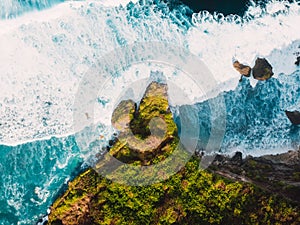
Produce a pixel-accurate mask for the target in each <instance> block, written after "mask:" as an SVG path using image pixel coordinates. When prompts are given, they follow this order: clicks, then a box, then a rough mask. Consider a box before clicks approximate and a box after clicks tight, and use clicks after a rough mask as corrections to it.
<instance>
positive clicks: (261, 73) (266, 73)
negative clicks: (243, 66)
mask: <svg viewBox="0 0 300 225" xmlns="http://www.w3.org/2000/svg"><path fill="white" fill-rule="evenodd" d="M272 69H273V68H272V66H271V65H270V63H269V62H268V61H267V60H266V59H265V58H257V59H256V61H255V66H254V67H253V77H254V78H255V79H257V80H268V79H270V78H271V77H272V76H273V75H274V73H273V71H272Z"/></svg>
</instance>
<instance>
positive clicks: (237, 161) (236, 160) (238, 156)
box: [230, 152, 243, 165]
mask: <svg viewBox="0 0 300 225" xmlns="http://www.w3.org/2000/svg"><path fill="white" fill-rule="evenodd" d="M230 161H231V162H232V164H234V165H242V163H243V154H242V153H241V152H236V153H235V154H234V156H233V157H232V158H231V160H230Z"/></svg>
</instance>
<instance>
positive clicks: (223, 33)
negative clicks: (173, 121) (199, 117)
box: [0, 0, 300, 145]
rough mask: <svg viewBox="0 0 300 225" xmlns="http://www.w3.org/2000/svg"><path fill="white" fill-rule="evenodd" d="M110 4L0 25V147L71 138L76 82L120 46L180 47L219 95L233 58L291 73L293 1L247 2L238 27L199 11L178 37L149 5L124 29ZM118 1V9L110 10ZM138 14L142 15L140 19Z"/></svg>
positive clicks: (295, 43) (121, 13)
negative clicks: (198, 62) (261, 60)
mask: <svg viewBox="0 0 300 225" xmlns="http://www.w3.org/2000/svg"><path fill="white" fill-rule="evenodd" d="M111 2H112V1H89V2H77V1H76V2H72V1H71V2H65V3H62V4H59V5H57V6H55V7H53V8H51V9H48V10H44V11H42V12H32V13H29V14H26V15H24V16H21V17H18V18H16V19H13V20H2V21H0V49H1V52H0V74H1V75H0V84H1V90H0V113H1V118H0V124H1V131H0V143H5V144H10V145H15V144H17V143H21V142H28V141H32V140H36V139H44V138H47V137H50V136H64V135H69V134H71V133H74V130H73V127H72V125H73V102H74V96H75V94H76V91H77V88H78V85H79V82H80V81H81V79H82V77H83V76H84V75H86V73H87V72H88V71H89V68H90V67H91V66H92V65H93V63H95V62H97V60H99V59H101V57H103V55H105V53H108V52H110V51H111V50H113V49H114V48H116V47H120V46H122V45H125V44H131V43H134V42H142V41H163V42H168V43H172V44H176V45H179V46H187V47H188V48H189V50H190V51H191V52H192V53H194V54H196V55H198V56H199V57H200V58H201V59H202V60H203V61H204V62H205V63H206V65H207V66H208V67H209V69H210V70H211V71H212V72H213V74H214V76H215V79H216V80H217V81H218V82H219V91H224V90H231V89H234V88H235V87H236V85H237V83H238V80H239V74H238V73H237V72H236V71H235V70H234V69H233V67H232V59H233V58H236V59H238V60H239V61H241V62H243V63H247V64H250V65H254V60H255V58H256V57H257V56H260V57H266V58H267V59H268V60H269V61H270V63H271V64H272V66H273V67H274V72H275V74H279V73H286V74H290V73H292V72H293V71H294V70H295V69H296V67H295V65H294V61H295V54H294V53H296V52H299V45H300V29H299V26H298V23H297V21H300V9H299V5H298V4H297V3H286V2H282V3H280V2H272V3H269V4H268V5H267V7H266V9H265V10H261V8H260V7H258V6H256V5H252V6H251V7H250V8H249V10H248V12H247V13H246V17H247V18H251V19H249V20H246V19H244V21H243V22H239V21H241V20H242V19H241V18H239V17H236V16H235V17H233V16H232V17H227V18H224V19H220V16H218V19H214V17H215V18H216V17H217V15H215V16H214V15H210V14H207V13H204V12H202V13H199V14H195V15H194V17H193V24H194V27H191V28H190V29H189V30H188V31H187V32H184V31H182V30H180V28H179V27H178V26H177V25H176V24H174V23H173V21H172V20H171V19H170V18H168V17H167V18H165V19H162V18H161V17H160V14H159V12H154V11H153V10H151V7H150V8H148V9H141V8H140V9H138V8H137V10H141V11H140V12H138V11H136V12H135V13H136V14H137V16H135V17H134V16H130V20H131V21H130V23H131V24H130V23H128V14H127V11H126V10H125V9H124V1H121V0H120V1H119V2H118V3H115V2H114V3H111ZM119 3H120V4H123V6H118V7H111V4H114V5H115V4H116V5H119ZM142 10H148V13H147V14H148V16H146V13H145V12H144V11H142ZM132 24H133V25H132ZM144 71H146V70H145V68H144V69H140V73H143V72H144ZM124 74H125V73H124ZM124 74H123V76H125V75H124ZM182 76H183V75H182ZM179 78H180V79H179ZM179 78H178V79H174V80H175V83H176V82H177V83H176V84H178V85H183V83H184V82H183V81H186V84H188V83H187V80H186V79H184V77H179ZM121 80H122V79H121ZM125 80H126V79H125ZM128 82H129V81H128ZM116 85H117V84H116ZM126 85H129V83H128V84H127V83H123V88H126ZM121 91H122V90H120V91H119V92H114V93H111V95H106V96H105V97H106V99H105V101H108V102H114V101H116V99H117V98H118V97H119V94H120V93H121ZM187 92H188V90H187ZM108 93H109V92H108ZM197 97H200V96H194V98H193V99H197ZM109 110H110V111H109ZM111 111H112V107H110V108H107V109H106V113H107V114H109V112H111ZM108 120H109V117H107V118H106V121H108Z"/></svg>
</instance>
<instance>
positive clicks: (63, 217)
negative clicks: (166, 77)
mask: <svg viewBox="0 0 300 225" xmlns="http://www.w3.org/2000/svg"><path fill="white" fill-rule="evenodd" d="M155 118H157V120H156V119H155ZM153 120H154V121H153ZM151 121H152V125H151ZM112 123H113V124H114V126H115V127H116V128H117V129H118V130H119V132H120V134H119V136H118V138H117V139H116V140H114V141H113V142H111V144H112V146H111V147H110V150H109V154H110V155H112V156H114V157H115V158H117V159H119V160H122V161H123V162H126V163H128V164H130V166H133V167H138V170H143V169H146V168H148V167H149V166H148V165H150V164H152V163H154V164H155V163H156V162H157V160H158V161H159V160H163V161H168V160H169V158H171V163H172V165H173V164H174V165H175V166H177V165H176V160H177V158H178V157H181V155H182V154H181V153H182V152H180V154H178V155H176V157H174V158H173V157H168V156H169V154H171V153H172V152H173V154H172V156H173V155H174V152H176V151H175V150H174V149H175V148H176V146H177V144H178V141H179V138H178V134H177V127H176V125H175V123H174V121H173V118H172V114H171V112H170V110H169V106H168V101H167V87H166V85H164V84H159V83H156V82H154V83H152V84H150V86H149V87H148V88H147V90H146V92H145V95H144V97H143V98H142V100H141V103H140V104H139V106H137V104H136V103H135V102H133V101H130V100H128V101H122V102H121V103H120V104H119V105H118V106H117V108H116V110H115V111H114V113H113V116H112ZM152 136H154V137H152ZM141 140H144V141H145V142H141ZM152 140H154V141H153V143H152V142H151V141H152ZM157 140H159V141H162V143H160V144H158V145H157ZM145 143H147V144H145ZM148 144H149V146H151V147H152V148H153V149H150V148H149V146H148ZM109 154H106V155H109ZM201 157H203V155H200V156H193V157H191V158H189V161H188V162H187V163H186V164H185V166H184V167H180V168H179V169H178V170H177V171H178V172H177V173H176V174H173V176H170V177H166V178H165V179H162V181H160V182H156V183H154V184H151V185H146V186H134V185H132V186H131V185H126V184H121V183H117V182H113V181H111V180H109V179H107V178H105V177H102V176H101V175H100V174H99V173H98V172H96V170H95V169H97V167H95V168H87V169H86V170H85V171H83V172H82V173H80V174H79V175H78V176H77V177H76V178H75V179H74V180H72V181H70V182H69V184H68V189H67V190H66V191H65V193H64V194H63V195H62V196H60V197H59V198H58V199H57V200H56V201H55V202H54V203H53V205H52V206H51V210H50V211H51V213H50V215H49V216H48V225H91V224H93V225H109V224H116V225H117V224H132V225H138V224H143V225H144V224H145V225H146V224H153V225H159V224H225V225H226V224H289V225H298V224H300V213H299V212H300V200H299V196H300V193H299V188H298V184H299V179H300V178H299V177H300V170H299V165H300V162H299V153H297V154H296V153H295V152H291V153H288V155H282V156H266V157H260V158H253V157H248V158H247V159H243V158H242V154H241V153H236V154H235V156H234V157H233V158H228V157H226V156H222V155H219V156H217V157H216V160H215V161H214V162H213V164H212V165H211V166H210V167H209V170H199V166H200V160H201ZM166 158H167V159H166ZM105 160H106V158H105V157H104V159H103V160H100V162H99V163H98V164H97V166H98V165H99V166H101V162H102V161H105ZM159 162H160V161H159ZM128 164H125V165H121V166H120V165H117V166H118V167H119V170H118V171H117V172H116V170H114V173H113V176H114V175H115V174H116V173H118V172H120V173H121V175H123V176H124V173H122V172H123V171H124V169H126V166H127V165H128ZM141 165H146V166H141ZM168 169H169V168H167V167H166V168H165V167H164V168H163V171H158V173H157V174H155V175H156V176H162V177H164V173H166V171H167V170H168ZM212 171H213V172H212ZM135 172H136V171H134V170H133V173H131V174H129V175H130V177H129V179H135V178H136V176H137V175H136V173H135ZM149 173H152V170H151V171H150V172H149ZM216 173H217V174H219V175H217V174H216ZM220 175H221V176H220ZM126 176H127V175H126ZM146 176H147V174H146ZM144 178H145V177H142V179H144ZM146 178H147V177H146ZM228 178H229V179H228ZM278 193H280V194H282V196H278ZM286 197H287V198H289V199H292V200H293V201H294V202H292V201H290V200H288V199H287V198H286Z"/></svg>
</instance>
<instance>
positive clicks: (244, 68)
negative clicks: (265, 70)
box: [233, 61, 251, 77]
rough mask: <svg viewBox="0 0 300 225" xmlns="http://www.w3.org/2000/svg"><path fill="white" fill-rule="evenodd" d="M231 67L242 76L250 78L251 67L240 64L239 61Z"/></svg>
mask: <svg viewBox="0 0 300 225" xmlns="http://www.w3.org/2000/svg"><path fill="white" fill-rule="evenodd" d="M233 67H234V68H235V69H236V70H237V71H238V72H239V73H240V74H241V75H243V76H245V77H250V75H251V67H250V66H246V65H243V64H241V63H240V62H239V61H235V62H234V63H233Z"/></svg>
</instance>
